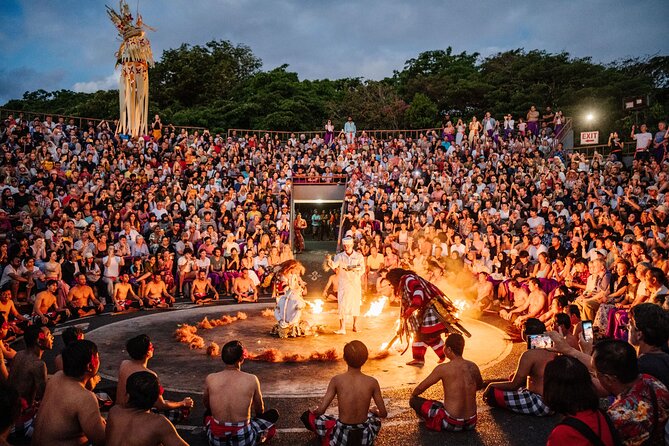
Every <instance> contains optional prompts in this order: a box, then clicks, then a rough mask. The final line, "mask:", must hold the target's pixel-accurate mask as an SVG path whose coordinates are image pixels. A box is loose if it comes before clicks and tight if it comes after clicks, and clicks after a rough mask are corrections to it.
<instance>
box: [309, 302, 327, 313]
mask: <svg viewBox="0 0 669 446" xmlns="http://www.w3.org/2000/svg"><path fill="white" fill-rule="evenodd" d="M323 303H324V302H323V300H322V299H316V300H315V301H313V302H307V304H308V305H309V307H310V308H311V314H321V313H322V312H323Z"/></svg>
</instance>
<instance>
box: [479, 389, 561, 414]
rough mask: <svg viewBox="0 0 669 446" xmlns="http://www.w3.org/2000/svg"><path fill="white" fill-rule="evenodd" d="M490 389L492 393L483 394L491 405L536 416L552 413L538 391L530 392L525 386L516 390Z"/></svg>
mask: <svg viewBox="0 0 669 446" xmlns="http://www.w3.org/2000/svg"><path fill="white" fill-rule="evenodd" d="M491 390H492V394H490V395H485V396H484V398H485V399H486V402H487V403H488V404H489V405H491V406H494V407H500V408H502V409H508V410H510V411H512V412H516V413H522V414H525V415H534V416H537V417H545V416H547V415H551V414H552V411H551V409H550V408H549V407H548V406H547V405H546V403H544V400H543V398H542V397H541V395H539V394H538V393H534V392H530V391H529V390H527V389H525V388H521V389H518V390H502V389H497V388H491Z"/></svg>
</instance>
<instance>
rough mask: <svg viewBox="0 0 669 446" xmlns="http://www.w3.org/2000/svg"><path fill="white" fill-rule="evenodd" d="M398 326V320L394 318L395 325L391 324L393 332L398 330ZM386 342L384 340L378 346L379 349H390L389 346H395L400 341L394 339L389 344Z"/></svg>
mask: <svg viewBox="0 0 669 446" xmlns="http://www.w3.org/2000/svg"><path fill="white" fill-rule="evenodd" d="M365 316H367V315H365ZM399 328H400V320H399V319H396V320H395V325H393V333H397V330H399ZM388 342H390V341H388ZM388 342H384V343H383V344H381V347H379V350H381V351H384V350H390V349H391V348H393V347H395V346H396V345H397V344H398V343H399V342H400V340H399V339H395V342H393V345H390V346H389V345H388Z"/></svg>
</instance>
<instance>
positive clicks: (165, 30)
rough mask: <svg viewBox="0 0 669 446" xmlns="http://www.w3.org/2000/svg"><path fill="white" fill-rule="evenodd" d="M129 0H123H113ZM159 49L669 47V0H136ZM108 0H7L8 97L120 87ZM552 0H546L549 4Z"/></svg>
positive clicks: (332, 64)
mask: <svg viewBox="0 0 669 446" xmlns="http://www.w3.org/2000/svg"><path fill="white" fill-rule="evenodd" d="M107 3H108V4H109V5H110V6H113V7H115V8H118V4H117V2H116V0H107ZM128 3H129V5H130V6H131V9H132V10H133V13H134V12H135V11H136V8H137V6H138V5H139V11H140V12H141V14H142V15H143V17H144V21H145V22H146V23H147V24H148V25H150V26H152V27H154V28H155V29H156V31H155V32H151V33H149V36H148V37H149V38H150V40H151V43H152V46H153V51H154V55H155V57H156V59H158V58H159V57H160V55H161V54H162V51H163V50H164V49H168V48H175V47H178V46H179V45H180V44H182V43H184V42H186V43H190V44H204V43H206V42H207V41H209V40H213V39H225V40H230V41H232V42H233V43H235V44H236V43H243V44H246V45H248V46H249V47H251V49H252V50H253V52H254V53H255V55H256V56H258V57H260V58H261V59H262V61H263V69H265V70H269V69H272V68H274V67H277V66H279V65H282V64H284V63H287V64H289V66H290V68H289V69H290V70H293V71H296V72H297V73H298V74H299V75H300V78H308V79H317V78H331V79H334V78H340V77H363V78H368V79H381V78H383V77H386V76H390V75H392V72H393V70H395V69H401V68H402V67H403V65H404V62H405V61H406V60H407V59H410V58H412V57H415V56H416V55H417V54H419V53H420V52H422V51H427V50H434V49H444V48H446V47H448V46H452V47H453V48H454V50H455V51H456V52H460V51H467V52H474V51H477V52H479V53H481V54H482V55H484V56H486V55H490V54H494V53H497V52H499V51H504V50H508V49H514V48H520V47H523V48H526V49H545V50H548V51H551V52H560V51H568V52H569V53H571V54H572V55H574V56H579V57H583V56H589V57H592V58H593V59H594V60H595V61H600V62H609V61H612V60H615V59H619V58H624V57H630V56H636V55H648V54H663V55H666V54H667V53H668V48H669V46H668V45H667V41H668V40H669V26H668V25H667V19H666V17H667V6H669V5H668V3H667V0H636V1H632V0H629V1H628V0H562V1H560V0H558V1H550V2H549V1H543V0H539V1H537V0H533V1H524V0H522V1H521V0H518V1H517V0H507V1H491V0H476V1H474V2H469V1H459V2H454V1H451V0H359V1H355V0H339V1H325V0H187V1H186V0H167V1H165V0H162V1H161V0H140V1H139V2H138V0H130V1H129V2H128ZM104 5H105V2H104V1H99V0H58V1H54V0H0V23H2V26H0V45H1V48H2V50H1V51H0V104H2V103H4V102H5V101H6V100H8V99H11V98H20V97H21V96H22V95H23V92H24V91H32V90H37V89H40V88H42V89H45V90H55V89H61V88H65V89H71V90H76V91H86V92H89V91H95V90H97V89H108V88H115V86H116V85H117V76H116V75H115V73H114V52H115V51H116V50H117V48H118V43H119V41H118V40H117V37H116V29H115V28H114V26H113V25H112V23H111V21H109V19H108V18H107V15H106V13H105V8H104ZM542 5H544V6H542Z"/></svg>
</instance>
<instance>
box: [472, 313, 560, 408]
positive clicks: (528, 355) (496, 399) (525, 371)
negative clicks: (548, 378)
mask: <svg viewBox="0 0 669 446" xmlns="http://www.w3.org/2000/svg"><path fill="white" fill-rule="evenodd" d="M545 332H546V326H545V325H544V323H543V322H541V321H540V320H539V319H535V318H530V319H527V320H526V321H525V326H524V330H523V339H527V337H528V336H531V335H540V334H543V333H545ZM555 356H556V353H554V352H552V351H549V350H547V349H529V350H527V351H525V352H524V353H523V354H522V355H521V356H520V360H519V361H518V367H517V368H516V371H515V372H514V374H513V376H512V377H511V380H510V381H504V382H497V383H491V384H490V385H489V386H488V388H487V389H486V390H485V392H484V393H483V400H484V401H485V402H486V403H487V404H488V405H489V406H491V407H499V408H501V409H506V410H510V411H512V412H516V413H521V414H525V415H534V416H538V417H543V416H547V415H550V414H551V410H550V408H549V407H548V406H547V405H546V404H545V403H544V400H543V392H544V368H545V367H546V364H548V362H550V361H552V360H553V359H554V358H555Z"/></svg>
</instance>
